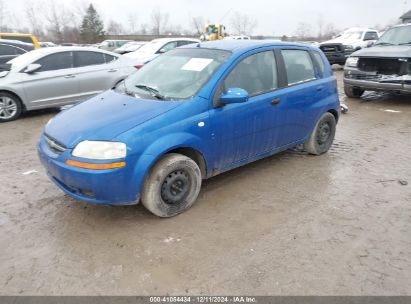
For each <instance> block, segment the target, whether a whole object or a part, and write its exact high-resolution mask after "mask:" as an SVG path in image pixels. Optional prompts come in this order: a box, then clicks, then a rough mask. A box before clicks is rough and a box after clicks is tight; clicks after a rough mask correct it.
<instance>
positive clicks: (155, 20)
mask: <svg viewBox="0 0 411 304" xmlns="http://www.w3.org/2000/svg"><path fill="white" fill-rule="evenodd" d="M169 17H170V16H169V14H167V13H162V12H161V10H160V9H159V8H157V9H154V10H153V11H152V13H151V15H150V21H151V24H152V27H153V34H154V35H161V34H162V33H163V32H164V28H166V27H167V25H168V19H169Z"/></svg>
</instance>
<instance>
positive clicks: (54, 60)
mask: <svg viewBox="0 0 411 304" xmlns="http://www.w3.org/2000/svg"><path fill="white" fill-rule="evenodd" d="M35 63H37V64H40V65H41V69H40V72H45V71H55V70H62V69H70V68H72V67H73V56H72V53H71V52H61V53H56V54H51V55H47V56H45V57H43V58H41V59H39V60H37V61H36V62H35Z"/></svg>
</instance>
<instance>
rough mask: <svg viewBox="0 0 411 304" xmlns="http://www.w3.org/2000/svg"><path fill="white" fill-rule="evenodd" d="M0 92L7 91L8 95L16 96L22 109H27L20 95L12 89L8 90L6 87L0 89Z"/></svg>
mask: <svg viewBox="0 0 411 304" xmlns="http://www.w3.org/2000/svg"><path fill="white" fill-rule="evenodd" d="M0 93H7V94H10V95H13V96H15V97H16V98H18V100H19V101H20V103H21V106H22V108H23V110H24V111H26V110H27V109H26V105H25V104H24V102H23V100H22V99H21V97H20V96H19V95H18V94H17V93H15V92H13V91H10V90H7V89H0Z"/></svg>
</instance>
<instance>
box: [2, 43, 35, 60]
mask: <svg viewBox="0 0 411 304" xmlns="http://www.w3.org/2000/svg"><path fill="white" fill-rule="evenodd" d="M32 50H34V45H33V44H31V43H24V42H19V41H15V40H6V39H0V64H4V63H6V62H8V61H9V60H12V59H13V58H15V57H17V56H20V55H21V54H24V53H27V52H29V51H32Z"/></svg>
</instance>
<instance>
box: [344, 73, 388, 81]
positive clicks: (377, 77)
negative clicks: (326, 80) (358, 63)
mask: <svg viewBox="0 0 411 304" xmlns="http://www.w3.org/2000/svg"><path fill="white" fill-rule="evenodd" d="M350 78H352V79H358V80H368V81H379V80H381V78H382V75H369V74H368V75H367V74H351V75H350Z"/></svg>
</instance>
